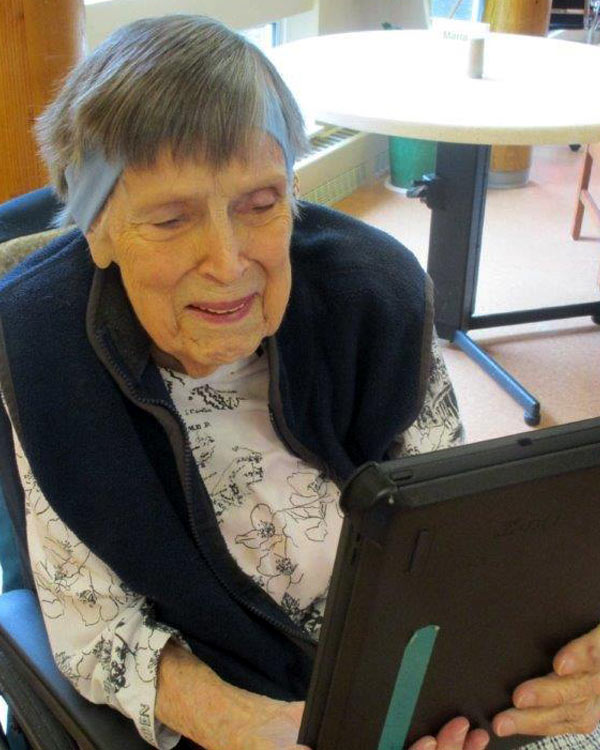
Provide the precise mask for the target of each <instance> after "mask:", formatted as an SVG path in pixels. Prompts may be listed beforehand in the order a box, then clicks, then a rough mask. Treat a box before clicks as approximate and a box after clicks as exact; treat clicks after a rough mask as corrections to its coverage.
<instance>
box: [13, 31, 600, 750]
mask: <svg viewBox="0 0 600 750" xmlns="http://www.w3.org/2000/svg"><path fill="white" fill-rule="evenodd" d="M39 135H40V140H41V145H42V149H43V152H44V154H45V157H46V160H47V163H48V167H49V170H50V173H51V175H52V179H53V182H54V185H55V187H56V190H57V192H58V193H59V195H60V196H61V197H63V198H64V200H65V201H66V205H67V211H68V214H69V215H70V217H72V219H74V221H75V222H76V224H77V227H78V228H77V229H75V230H73V231H70V232H68V233H67V234H65V235H64V236H62V237H60V238H58V239H57V240H55V241H54V242H53V243H51V244H50V245H49V246H48V247H47V248H45V249H43V250H42V251H40V252H39V253H37V254H35V255H33V256H32V257H31V258H30V259H29V260H28V261H27V262H26V263H25V264H23V265H22V266H20V267H19V268H18V269H17V270H16V271H15V272H14V273H13V274H12V275H11V276H10V277H9V278H8V279H7V280H6V281H5V282H4V283H3V287H2V291H1V293H0V314H1V316H2V326H3V338H2V348H3V351H2V359H3V367H2V368H1V374H0V377H1V384H2V392H3V396H4V400H5V402H6V405H7V407H8V411H9V414H10V418H11V420H12V424H13V427H14V444H15V453H16V457H17V461H18V471H19V473H20V477H21V481H22V485H23V488H24V491H25V498H26V505H27V507H26V510H27V521H28V539H29V553H30V559H31V566H32V570H33V574H34V578H35V581H36V586H37V590H38V594H39V598H40V603H41V607H42V611H43V614H44V618H45V622H46V626H47V630H48V634H49V637H50V642H51V644H52V648H53V652H54V656H55V659H56V662H57V664H58V666H59V667H60V669H61V670H62V671H63V672H64V674H65V675H67V677H68V678H69V679H70V680H71V681H72V682H73V684H74V685H75V687H76V688H77V690H78V691H79V692H80V693H81V694H82V695H84V696H85V697H87V698H88V699H90V700H91V701H93V702H96V703H107V704H108V705H110V706H112V707H114V708H116V709H118V710H119V711H121V712H122V713H124V714H125V715H126V716H129V717H130V718H131V719H132V720H133V721H134V722H135V724H136V726H137V728H138V730H139V732H140V733H141V735H142V736H143V737H144V738H145V739H146V740H147V741H148V742H149V743H150V744H152V745H154V746H157V747H161V748H170V747H173V746H174V745H175V744H177V743H178V742H179V741H180V738H181V735H183V736H184V738H183V739H182V740H181V744H180V747H183V746H188V747H193V746H195V744H194V743H197V744H198V745H201V746H203V747H204V748H206V749H207V750H283V749H284V748H297V747H299V746H298V745H297V744H296V742H297V732H298V725H299V721H300V716H301V712H302V707H303V703H302V700H303V699H304V697H305V694H306V690H307V686H308V681H309V677H310V672H311V668H312V663H313V656H314V650H315V643H316V641H317V638H318V634H319V627H320V623H321V620H322V617H323V605H324V601H325V597H326V594H327V589H328V584H329V578H330V573H331V569H332V564H333V559H334V555H335V549H336V543H337V538H338V534H339V531H340V524H341V518H340V512H339V509H338V504H337V499H338V493H339V490H338V487H339V485H340V483H341V482H342V481H343V480H344V479H345V478H346V477H348V475H349V474H350V473H351V471H352V470H353V469H354V468H355V467H357V466H358V465H359V464H361V463H362V462H364V461H366V460H380V459H383V458H384V457H385V456H387V455H401V454H402V453H411V452H418V451H422V450H431V449H434V448H439V447H445V446H449V445H452V444H455V443H457V442H458V441H459V440H460V432H461V430H460V423H459V421H458V414H457V410H456V402H455V400H454V397H453V393H452V389H451V386H450V384H449V382H448V378H447V374H446V370H445V367H444V364H443V361H442V359H441V356H440V354H439V352H438V349H437V345H436V342H435V338H434V337H433V336H432V314H431V290H430V287H429V282H428V280H427V278H426V277H425V275H424V274H423V272H422V271H421V269H420V268H419V266H418V264H417V263H416V261H415V260H414V258H413V257H412V256H411V255H410V254H409V253H408V252H407V251H406V250H405V249H404V248H403V247H402V246H401V245H399V244H398V243H397V242H396V241H394V240H393V239H392V238H390V237H389V236H387V235H385V234H383V233H381V232H378V231H376V230H374V229H371V228H369V227H367V226H365V225H363V224H361V223H359V222H357V221H355V220H352V219H350V218H348V217H344V216H342V215H341V214H338V213H336V212H333V211H331V210H328V209H325V208H321V207H317V206H310V205H307V204H297V203H296V202H295V199H294V197H293V194H292V185H293V175H292V167H293V163H294V160H295V158H296V155H297V154H298V153H299V152H300V151H301V150H302V148H303V147H304V135H303V126H302V118H301V116H300V114H299V112H298V109H297V107H296V105H295V103H294V101H293V99H292V97H291V96H290V94H289V92H288V91H287V89H286V87H285V86H284V84H283V83H282V81H281V80H280V78H279V77H278V75H277V73H276V72H275V70H274V69H273V68H272V66H271V65H270V63H269V62H268V61H267V60H266V59H265V58H264V57H263V56H262V55H261V53H259V52H258V50H256V49H255V48H254V47H253V46H252V45H250V44H248V43H247V42H246V41H245V40H244V39H243V38H241V37H240V36H238V35H236V34H234V33H233V32H231V31H229V30H228V29H226V28H225V27H223V26H222V25H221V24H219V23H216V22H214V21H211V20H209V19H205V18H200V17H188V16H172V17H166V18H161V19H152V20H144V21H139V22H137V23H134V24H132V25H131V26H129V27H126V28H124V29H122V30H120V31H118V32H117V33H115V34H114V35H113V36H112V37H111V38H110V39H108V40H107V41H106V42H105V43H104V44H103V45H102V46H101V47H100V48H98V49H97V50H96V51H95V52H94V53H93V54H92V55H91V56H90V57H89V58H88V59H86V60H85V61H84V62H83V63H81V64H80V65H79V66H78V67H77V68H76V69H75V70H74V71H73V73H72V74H71V76H70V77H69V78H68V80H67V81H66V83H65V85H64V87H63V89H62V91H61V92H60V94H59V96H58V98H57V99H56V101H55V102H54V103H53V104H52V105H51V106H50V108H49V109H48V110H47V112H46V113H45V114H44V116H43V117H42V119H41V122H40V125H39ZM565 655H568V656H569V658H568V659H567V658H563V660H562V661H561V662H560V664H558V665H557V669H559V671H560V669H562V670H563V671H564V672H567V671H570V672H571V673H573V674H574V673H575V672H576V671H578V670H582V669H583V670H585V669H587V663H588V662H587V661H586V658H587V655H588V652H587V651H586V650H585V643H584V644H583V645H581V644H575V645H572V646H570V647H569V650H568V651H565V652H564V654H563V655H562V656H563V657H565ZM588 661H589V659H588ZM592 682H593V681H592V680H591V678H590V679H589V680H588V682H585V680H583V681H582V678H580V677H578V676H577V677H576V676H571V677H565V678H560V679H559V678H557V677H556V676H555V675H554V676H552V677H551V678H547V679H546V680H539V681H536V682H534V683H533V687H532V685H531V684H530V685H529V686H527V685H526V686H524V687H523V686H522V687H521V688H520V690H521V693H518V694H517V699H518V700H517V703H519V701H520V704H519V705H520V706H528V708H526V709H524V710H516V709H511V710H509V711H507V712H505V713H504V714H503V715H500V716H499V717H497V718H496V728H497V729H498V730H499V731H501V732H502V733H504V734H507V733H509V732H510V731H519V730H520V731H532V730H533V731H538V732H539V733H544V732H546V731H548V727H549V726H550V729H556V730H557V731H561V730H563V731H564V728H565V727H566V726H567V725H566V724H565V723H564V721H563V720H562V719H561V716H562V714H560V711H561V710H563V711H564V706H562V707H561V708H559V709H551V708H541V709H540V708H530V707H531V706H536V705H538V706H539V705H541V706H546V705H554V703H556V702H557V701H558V699H557V696H559V698H560V701H562V703H564V704H566V705H567V707H568V708H569V711H570V713H569V716H570V717H571V719H572V720H574V717H582V721H586V720H587V721H588V724H589V726H590V727H591V716H592V714H593V706H592V699H593V696H594V692H593V688H594V685H593V684H592ZM588 683H589V684H588ZM563 685H564V686H565V687H564V688H563V687H562V686H563ZM553 691H554V692H553ZM594 700H595V699H594ZM584 701H588V704H589V705H588V704H586V706H585V707H583V703H582V702H584ZM584 708H586V709H589V710H587V711H586V710H584ZM509 720H512V721H513V727H512V729H511V727H509V726H508V724H507V723H506V722H508V721H509ZM502 721H504V723H505V726H504V730H505V731H504V730H503V729H502V726H501V723H502ZM528 722H529V723H528ZM568 726H571V725H568ZM572 726H575V724H573V725H572ZM585 726H586V727H587V724H586V725H585ZM577 727H578V728H579V727H583V723H580V724H577ZM486 742H487V734H486V733H485V732H483V731H482V730H472V731H468V722H467V720H466V719H464V718H462V717H457V718H456V719H454V720H453V721H451V722H449V724H447V725H446V726H445V727H444V728H442V729H441V731H440V733H439V735H438V736H437V738H423V739H422V740H420V741H419V742H418V743H417V746H418V747H419V748H420V749H421V750H423V749H424V748H429V747H430V746H431V747H433V746H435V744H436V743H437V746H438V747H439V748H440V750H461V749H462V748H464V749H465V750H481V749H482V748H483V747H484V746H485V744H486Z"/></svg>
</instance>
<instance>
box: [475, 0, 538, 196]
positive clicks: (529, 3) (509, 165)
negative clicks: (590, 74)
mask: <svg viewBox="0 0 600 750" xmlns="http://www.w3.org/2000/svg"><path fill="white" fill-rule="evenodd" d="M551 10H552V2H551V0H486V3H485V12H484V17H483V18H484V21H486V22H487V23H489V24H490V28H491V30H492V31H501V32H504V33H507V34H529V35H533V36H546V34H547V32H548V24H549V23H550V11H551ZM530 165H531V146H494V147H493V148H492V156H491V162H490V171H491V172H492V173H514V174H515V175H516V176H518V175H519V174H522V175H523V177H524V179H523V182H526V181H527V176H528V173H529V167H530ZM501 182H502V178H501V177H500V176H499V180H498V184H500V183H501ZM517 183H518V180H517ZM490 184H491V185H494V184H495V180H494V175H493V174H492V175H491V178H490ZM506 184H507V186H509V185H510V184H511V182H510V180H507V183H506Z"/></svg>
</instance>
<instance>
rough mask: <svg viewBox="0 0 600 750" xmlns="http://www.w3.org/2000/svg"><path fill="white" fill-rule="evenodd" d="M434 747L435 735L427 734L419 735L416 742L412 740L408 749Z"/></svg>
mask: <svg viewBox="0 0 600 750" xmlns="http://www.w3.org/2000/svg"><path fill="white" fill-rule="evenodd" d="M436 747H437V741H436V739H435V737H432V736H431V735H429V734H428V735H426V736H425V737H420V738H419V739H418V740H417V741H416V742H413V744H412V745H411V746H410V747H409V749H408V750H436Z"/></svg>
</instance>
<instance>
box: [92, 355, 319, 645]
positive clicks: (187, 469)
mask: <svg viewBox="0 0 600 750" xmlns="http://www.w3.org/2000/svg"><path fill="white" fill-rule="evenodd" d="M100 343H101V346H102V349H103V351H104V353H105V355H106V358H107V359H108V361H109V362H110V364H111V366H112V368H113V371H115V372H117V373H118V374H119V376H120V378H121V380H122V382H123V383H124V385H125V386H126V387H127V390H128V391H129V393H128V396H129V399H130V400H131V401H132V402H133V403H137V404H138V405H141V404H146V405H147V406H157V407H160V408H163V409H166V410H167V412H168V413H169V414H170V415H171V417H173V418H174V419H175V421H176V423H177V425H178V427H179V429H180V431H181V434H182V435H183V438H184V444H185V448H184V472H183V473H184V476H183V492H184V495H185V501H186V507H187V512H188V522H189V525H190V529H191V530H192V536H193V538H194V541H195V542H196V546H197V547H198V551H199V552H200V554H201V555H202V557H203V558H204V560H205V562H206V564H207V565H208V567H209V568H210V570H211V572H212V574H213V575H214V576H215V578H216V579H217V580H218V581H219V583H220V584H221V586H223V588H224V589H225V591H227V593H228V594H229V595H230V596H231V597H232V599H234V600H235V601H237V602H238V603H239V604H241V605H242V606H244V607H245V608H246V609H247V610H249V611H250V612H253V613H254V614H255V615H257V616H258V617H260V618H261V619H262V620H264V621H266V622H268V623H270V624H271V625H272V626H273V627H275V628H276V629H277V630H279V631H281V632H283V633H285V634H286V635H288V636H289V637H290V639H291V640H293V641H298V640H300V641H304V642H305V643H308V644H310V645H311V646H316V645H317V641H316V640H315V639H314V638H312V637H311V636H309V635H308V634H306V633H304V632H303V631H302V630H301V629H300V628H298V630H295V629H293V628H291V627H288V626H287V625H285V624H284V623H280V622H278V621H277V620H276V619H275V618H274V617H271V615H268V614H266V613H264V612H262V611H261V610H260V609H259V608H258V607H256V606H255V605H253V604H251V603H250V602H247V601H245V600H244V599H243V597H241V596H240V595H239V594H238V593H237V592H236V591H234V590H233V589H232V588H231V587H230V585H229V584H228V583H227V581H225V580H223V578H222V576H221V575H220V574H219V572H218V571H217V570H215V568H214V566H213V564H212V561H211V560H210V559H209V558H208V557H207V556H206V554H205V553H204V552H203V550H202V543H201V540H200V536H199V534H198V531H197V529H196V524H195V523H194V517H193V513H192V508H191V502H192V500H191V496H192V486H191V481H190V473H191V463H190V462H191V461H192V460H193V456H192V451H191V448H190V445H189V441H188V438H187V433H186V430H185V425H184V424H183V422H182V420H181V417H180V416H179V414H178V412H177V410H176V409H174V407H172V406H171V404H169V403H168V401H163V400H162V399H154V398H147V397H146V396H140V395H139V394H138V393H137V392H136V387H135V384H134V383H133V381H132V380H131V378H130V377H129V375H128V374H127V373H126V372H124V371H123V370H122V369H121V367H120V366H119V365H118V364H117V362H116V361H115V359H114V358H113V356H112V354H111V353H110V352H109V350H108V348H107V346H106V345H105V344H104V342H103V341H101V342H100ZM142 408H143V407H142ZM144 411H148V410H147V409H144ZM159 421H160V420H159ZM169 442H171V441H170V440H169ZM171 447H172V448H173V445H171ZM267 596H268V594H267ZM302 648H303V650H305V649H304V647H302Z"/></svg>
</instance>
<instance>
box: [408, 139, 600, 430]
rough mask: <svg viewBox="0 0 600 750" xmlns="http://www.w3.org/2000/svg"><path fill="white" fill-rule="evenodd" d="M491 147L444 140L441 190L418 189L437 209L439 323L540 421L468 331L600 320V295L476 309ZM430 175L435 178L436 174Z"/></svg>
mask: <svg viewBox="0 0 600 750" xmlns="http://www.w3.org/2000/svg"><path fill="white" fill-rule="evenodd" d="M490 150H491V148H490V146H471V145H463V144H456V143H439V144H438V154H437V162H436V174H435V192H433V193H432V194H429V195H427V194H425V195H424V194H422V192H423V191H421V193H418V192H417V193H416V194H418V195H419V197H421V198H422V199H423V200H424V201H425V202H426V203H427V205H429V207H430V208H431V209H432V215H431V232H430V237H429V257H428V264H427V271H428V273H429V275H430V276H431V278H432V279H433V282H434V285H435V307H436V313H435V323H436V327H437V331H438V334H439V335H440V336H441V337H442V338H445V339H448V340H449V341H452V342H454V343H456V344H457V345H458V346H459V347H460V348H461V349H462V350H463V351H464V352H465V353H466V354H468V355H469V357H471V358H472V359H473V360H474V361H475V362H477V364H479V365H480V366H481V367H482V368H483V369H484V370H485V371H486V372H487V373H488V374H489V375H491V377H493V378H494V380H496V382H497V383H499V385H500V386H502V388H504V390H505V391H506V392H507V393H509V394H510V395H511V396H512V398H514V399H515V400H516V401H517V402H518V403H519V404H521V405H522V406H523V408H524V410H525V414H524V418H525V422H526V423H527V424H529V425H537V424H539V421H540V403H539V401H538V400H537V399H536V398H535V397H534V396H532V395H531V393H529V391H527V390H526V389H525V388H523V386H522V385H521V384H520V383H519V382H518V381H517V380H516V379H515V378H513V377H512V375H510V373H508V372H507V371H506V370H505V369H504V368H502V367H500V365H498V363H497V362H495V361H494V359H493V358H492V357H490V355H489V354H487V353H486V352H485V351H484V350H483V349H482V348H481V347H480V346H478V345H477V344H476V343H475V342H474V341H473V340H472V339H471V338H469V336H468V335H467V331H469V330H473V329H477V328H493V327H495V326H505V325H515V324H519V323H532V322H537V321H542V320H559V319H562V318H573V317H580V316H584V315H590V316H592V319H593V320H594V322H596V323H600V301H597V302H590V303H584V304H578V305H562V306H559V307H549V308H539V309H532V310H517V311H513V312H507V313H498V314H493V315H474V314H473V311H474V309H475V296H476V292H477V276H478V271H479V260H480V255H481V236H482V231H483V218H484V212H485V196H486V190H487V176H488V169H489V160H490ZM428 181H429V182H431V181H432V177H431V176H429V180H428ZM425 192H426V191H425Z"/></svg>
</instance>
